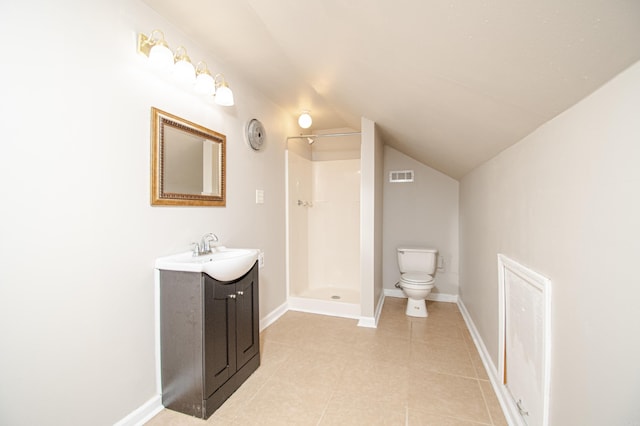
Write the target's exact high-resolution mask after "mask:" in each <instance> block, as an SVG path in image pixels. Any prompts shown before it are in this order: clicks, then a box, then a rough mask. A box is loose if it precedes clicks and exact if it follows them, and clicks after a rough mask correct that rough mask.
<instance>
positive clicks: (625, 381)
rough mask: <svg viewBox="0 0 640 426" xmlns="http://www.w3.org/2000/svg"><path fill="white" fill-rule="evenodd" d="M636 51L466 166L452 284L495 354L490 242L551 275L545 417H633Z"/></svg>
mask: <svg viewBox="0 0 640 426" xmlns="http://www.w3.org/2000/svg"><path fill="white" fill-rule="evenodd" d="M639 111H640V63H637V64H635V65H634V66H632V67H631V68H629V69H628V70H626V71H625V72H623V73H622V74H620V75H619V76H617V77H616V78H615V79H613V80H612V81H610V82H609V83H607V84H606V85H605V86H603V87H602V88H600V89H599V90H598V91H596V92H595V93H593V94H592V95H591V96H589V97H588V98H586V99H584V100H583V101H581V102H580V103H578V104H576V105H575V106H574V107H572V108H570V109H569V110H567V111H565V112H564V113H563V114H561V115H560V116H558V117H557V118H555V119H554V120H552V121H550V122H548V123H547V124H545V125H544V126H542V127H541V128H539V129H538V130H536V131H535V132H534V133H532V134H531V135H529V136H527V137H526V138H525V139H523V140H522V141H521V142H520V143H518V144H517V145H515V146H513V147H511V148H509V149H507V150H506V151H504V152H502V153H501V154H500V155H498V156H497V157H495V158H493V159H492V160H490V161H488V162H487V163H485V164H484V165H482V166H481V167H479V168H477V169H476V170H474V171H473V172H471V173H469V174H468V175H467V176H465V177H464V178H463V179H462V181H461V184H460V293H461V298H462V301H463V302H464V304H465V306H466V307H467V309H468V311H469V313H470V314H471V317H472V319H473V321H474V323H475V325H476V327H477V329H478V330H479V332H480V334H481V336H482V339H483V341H484V343H485V345H486V347H487V348H488V350H489V352H490V353H491V357H492V361H493V362H494V364H495V365H496V366H497V357H498V336H497V331H498V276H497V258H496V256H497V254H498V253H504V254H505V255H507V256H509V257H511V258H513V259H514V260H516V261H518V262H520V263H522V264H524V265H526V266H528V267H529V268H531V269H533V270H535V271H537V272H539V273H541V274H542V275H545V276H547V277H548V278H550V279H551V281H552V302H551V304H552V308H551V309H552V313H551V329H552V341H551V395H550V401H551V404H550V424H551V425H594V426H596V425H605V424H606V425H632V424H640V405H638V397H639V395H640V393H639V389H640V388H639V387H638V384H639V383H640V364H639V363H638V360H639V359H640V339H639V338H638V326H640V314H639V312H640V310H639V309H638V306H637V305H638V300H640V285H639V284H640V280H639V279H638V272H637V268H636V266H637V263H638V255H639V254H640V166H639V162H640V119H639V115H638V112H639Z"/></svg>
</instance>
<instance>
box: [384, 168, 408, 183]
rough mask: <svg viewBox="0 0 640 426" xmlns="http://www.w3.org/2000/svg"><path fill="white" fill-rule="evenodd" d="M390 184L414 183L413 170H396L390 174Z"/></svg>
mask: <svg viewBox="0 0 640 426" xmlns="http://www.w3.org/2000/svg"><path fill="white" fill-rule="evenodd" d="M389 182H391V183H405V182H413V170H395V171H392V172H389Z"/></svg>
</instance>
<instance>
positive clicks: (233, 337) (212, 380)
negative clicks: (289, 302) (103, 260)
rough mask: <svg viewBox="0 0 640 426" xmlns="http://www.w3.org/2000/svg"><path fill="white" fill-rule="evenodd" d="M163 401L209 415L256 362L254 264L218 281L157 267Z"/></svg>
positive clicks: (236, 387)
mask: <svg viewBox="0 0 640 426" xmlns="http://www.w3.org/2000/svg"><path fill="white" fill-rule="evenodd" d="M160 339H161V343H160V348H161V349H160V350H161V364H162V405H164V406H165V407H167V408H169V409H172V410H175V411H179V412H182V413H185V414H190V415H193V416H196V417H200V418H205V419H206V418H208V417H209V416H210V415H211V414H212V413H213V412H214V411H215V410H216V409H217V408H218V407H220V406H221V405H222V403H224V401H225V400H226V399H227V398H228V397H229V396H231V394H232V393H233V392H234V391H235V390H236V389H238V387H240V385H241V384H242V383H243V382H244V381H245V380H246V379H247V378H248V377H249V376H250V375H251V373H253V372H254V371H255V370H256V369H257V368H258V366H259V365H260V338H259V313H258V265H257V263H256V264H255V265H254V266H253V268H252V269H251V270H250V271H249V272H248V273H247V274H245V275H244V276H243V277H241V278H239V279H237V280H235V281H230V282H220V281H217V280H215V279H214V278H211V277H210V276H208V275H206V274H200V273H194V272H179V271H165V270H161V271H160Z"/></svg>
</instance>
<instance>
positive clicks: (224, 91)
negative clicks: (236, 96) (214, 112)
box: [215, 82, 233, 106]
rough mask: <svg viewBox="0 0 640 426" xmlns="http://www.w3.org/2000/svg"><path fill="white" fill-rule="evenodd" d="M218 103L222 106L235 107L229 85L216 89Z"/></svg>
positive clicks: (225, 84) (224, 84) (222, 85)
mask: <svg viewBox="0 0 640 426" xmlns="http://www.w3.org/2000/svg"><path fill="white" fill-rule="evenodd" d="M215 97H216V103H217V104H218V105H222V106H232V105H233V92H232V91H231V89H229V86H228V85H227V83H226V82H225V83H222V84H221V85H220V87H218V88H217V89H216V94H215Z"/></svg>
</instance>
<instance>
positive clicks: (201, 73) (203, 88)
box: [193, 61, 216, 96]
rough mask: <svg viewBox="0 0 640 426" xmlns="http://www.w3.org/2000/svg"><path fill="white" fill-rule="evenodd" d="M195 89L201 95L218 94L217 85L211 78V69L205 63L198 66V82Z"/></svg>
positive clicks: (199, 63) (201, 62) (194, 86)
mask: <svg viewBox="0 0 640 426" xmlns="http://www.w3.org/2000/svg"><path fill="white" fill-rule="evenodd" d="M193 88H194V89H195V91H196V92H198V93H200V94H201V95H209V96H212V95H213V94H214V93H216V83H215V81H214V80H213V77H212V76H211V71H209V67H207V64H206V63H205V62H203V61H200V62H198V65H197V66H196V82H195V84H194V85H193Z"/></svg>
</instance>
